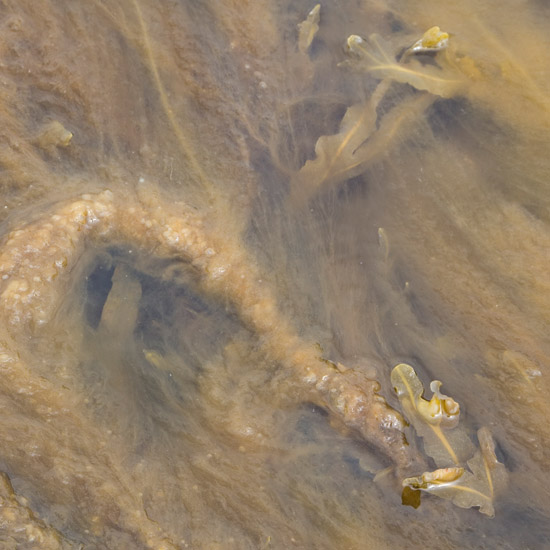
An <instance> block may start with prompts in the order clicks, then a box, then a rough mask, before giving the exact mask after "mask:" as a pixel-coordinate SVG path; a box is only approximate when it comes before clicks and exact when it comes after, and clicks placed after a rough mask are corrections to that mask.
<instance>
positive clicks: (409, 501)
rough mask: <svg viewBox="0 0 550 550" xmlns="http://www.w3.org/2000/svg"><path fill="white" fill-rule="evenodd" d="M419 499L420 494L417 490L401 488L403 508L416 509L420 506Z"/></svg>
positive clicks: (406, 487) (420, 497) (407, 487)
mask: <svg viewBox="0 0 550 550" xmlns="http://www.w3.org/2000/svg"><path fill="white" fill-rule="evenodd" d="M421 499H422V493H421V492H420V491H419V490H417V489H413V488H412V487H409V486H408V485H407V486H405V487H403V492H402V493H401V504H403V505H404V506H412V507H413V508H415V509H416V508H418V507H419V506H420V503H421V502H420V501H421Z"/></svg>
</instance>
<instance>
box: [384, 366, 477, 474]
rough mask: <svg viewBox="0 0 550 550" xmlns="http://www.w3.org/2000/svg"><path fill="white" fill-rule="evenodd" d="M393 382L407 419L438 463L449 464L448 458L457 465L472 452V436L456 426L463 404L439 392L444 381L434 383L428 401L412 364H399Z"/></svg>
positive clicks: (441, 464)
mask: <svg viewBox="0 0 550 550" xmlns="http://www.w3.org/2000/svg"><path fill="white" fill-rule="evenodd" d="M391 382H392V385H393V387H394V389H395V392H396V393H397V396H398V397H399V401H400V403H401V406H402V407H403V411H404V412H405V416H406V417H407V420H409V422H410V423H411V424H412V425H413V427H414V429H415V430H416V432H417V433H418V435H419V436H420V437H422V439H423V440H424V449H425V451H426V454H428V455H429V456H431V457H432V458H433V459H434V461H435V463H436V464H437V465H438V466H447V465H448V464H449V461H451V462H452V463H453V464H456V465H458V464H460V463H461V462H463V461H464V460H466V459H467V458H468V457H470V456H471V455H472V451H473V445H472V442H471V441H470V438H469V437H468V435H467V434H466V433H465V432H464V431H463V430H461V429H460V428H459V427H458V426H457V425H458V421H459V416H460V407H459V405H458V403H457V402H456V401H455V400H454V399H452V398H450V397H448V396H446V395H443V394H442V393H440V391H439V388H440V386H441V382H439V381H438V380H434V381H433V382H432V384H431V386H430V387H431V389H432V391H433V392H434V393H433V396H432V398H431V399H430V400H429V401H428V400H426V399H424V398H423V397H422V395H423V393H424V386H423V384H422V382H421V381H420V379H419V378H418V376H417V375H416V372H415V371H414V369H413V368H412V367H411V366H410V365H407V364H405V363H400V364H399V365H397V366H396V367H395V368H394V369H393V371H392V373H391Z"/></svg>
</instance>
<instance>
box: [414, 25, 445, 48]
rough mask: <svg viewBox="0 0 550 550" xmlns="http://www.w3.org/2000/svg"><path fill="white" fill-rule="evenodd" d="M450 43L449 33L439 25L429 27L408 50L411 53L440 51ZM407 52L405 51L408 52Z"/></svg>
mask: <svg viewBox="0 0 550 550" xmlns="http://www.w3.org/2000/svg"><path fill="white" fill-rule="evenodd" d="M448 44H449V35H448V33H446V32H443V31H442V30H441V29H440V28H439V27H432V28H431V29H428V30H427V31H426V32H425V33H424V34H423V36H422V38H420V39H419V40H417V41H416V42H415V43H414V44H413V45H412V46H411V47H410V48H409V49H408V50H407V52H410V53H428V52H438V51H440V50H443V49H445V48H446V47H447V46H448ZM407 52H405V53H407Z"/></svg>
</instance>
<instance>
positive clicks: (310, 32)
mask: <svg viewBox="0 0 550 550" xmlns="http://www.w3.org/2000/svg"><path fill="white" fill-rule="evenodd" d="M320 11H321V4H317V5H316V6H315V7H314V8H313V9H312V10H311V11H310V12H309V13H308V16H307V17H306V19H305V20H304V21H302V22H301V23H299V24H298V49H299V50H300V52H302V53H304V54H305V53H307V51H308V50H309V47H310V46H311V43H312V42H313V39H314V38H315V35H316V34H317V31H318V30H319V20H320Z"/></svg>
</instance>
